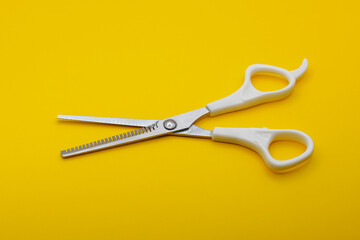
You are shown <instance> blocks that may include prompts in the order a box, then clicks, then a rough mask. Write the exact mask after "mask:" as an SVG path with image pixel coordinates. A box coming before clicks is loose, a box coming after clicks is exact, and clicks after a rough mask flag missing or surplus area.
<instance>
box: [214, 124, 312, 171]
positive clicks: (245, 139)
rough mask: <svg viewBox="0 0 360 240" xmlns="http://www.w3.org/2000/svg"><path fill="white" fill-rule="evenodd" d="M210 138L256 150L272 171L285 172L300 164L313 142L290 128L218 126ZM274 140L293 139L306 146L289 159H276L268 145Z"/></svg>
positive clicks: (307, 156)
mask: <svg viewBox="0 0 360 240" xmlns="http://www.w3.org/2000/svg"><path fill="white" fill-rule="evenodd" d="M212 139H213V140H214V141H218V142H226V143H235V144H239V145H243V146H245V147H248V148H250V149H252V150H254V151H256V152H257V153H258V154H259V155H260V156H261V157H262V158H263V159H264V160H265V163H266V165H267V166H268V167H269V168H270V169H271V170H273V171H274V172H287V171H290V170H292V169H294V168H296V167H298V166H300V165H302V164H303V163H304V162H305V161H306V160H307V159H308V158H309V157H310V155H311V154H312V152H313V151H314V142H313V141H312V139H311V138H310V137H309V136H308V135H306V134H305V133H303V132H300V131H297V130H291V129H267V128H219V127H216V128H215V129H214V131H213V135H212ZM276 140H293V141H296V142H300V143H302V144H304V145H305V146H306V150H305V152H304V153H302V154H301V155H299V156H297V157H295V158H292V159H289V160H284V161H280V160H276V159H275V158H273V157H272V156H271V154H270V152H269V146H270V144H271V143H272V142H273V141H276Z"/></svg>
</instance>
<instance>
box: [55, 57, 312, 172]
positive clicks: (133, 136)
mask: <svg viewBox="0 0 360 240" xmlns="http://www.w3.org/2000/svg"><path fill="white" fill-rule="evenodd" d="M307 67H308V61H307V60H306V59H304V60H303V62H302V65H301V66H300V67H299V68H298V69H296V70H293V71H288V70H286V69H283V68H279V67H274V66H270V65H264V64H255V65H251V66H249V67H248V68H247V69H246V72H245V81H244V84H243V85H242V86H241V88H240V89H239V90H237V91H236V92H235V93H233V94H231V95H230V96H228V97H225V98H223V99H220V100H218V101H215V102H212V103H210V104H207V105H206V107H204V108H200V109H197V110H194V111H191V112H187V113H183V114H180V115H177V116H174V117H170V118H166V119H162V120H151V119H130V118H104V117H87V116H72V115H58V118H60V119H68V120H76V121H85V122H95V123H105V124H114V125H126V126H135V127H141V128H139V129H137V130H133V131H130V132H127V133H123V134H119V135H115V136H112V137H108V138H104V139H101V140H98V141H94V142H90V143H87V144H83V145H80V146H77V147H74V148H69V149H67V150H63V151H61V155H62V156H63V157H64V158H66V157H71V156H76V155H80V154H84V153H89V152H94V151H98V150H102V149H106V148H112V147H116V146H121V145H124V144H129V143H134V142H138V141H142V140H146V139H151V138H155V137H159V136H164V135H175V136H186V137H201V138H211V139H212V140H214V141H218V142H226V143H235V144H239V145H243V146H246V147H248V148H250V149H252V150H254V151H256V152H257V153H258V154H259V155H260V156H261V157H262V158H263V159H264V161H265V163H266V164H267V166H268V167H269V168H270V169H271V170H273V171H275V172H285V171H289V170H291V169H293V168H296V167H298V166H300V165H302V164H303V163H304V162H305V161H306V160H307V159H308V158H309V157H310V155H311V154H312V152H313V150H314V143H313V141H312V139H311V138H310V137H309V136H308V135H306V134H305V133H303V132H300V131H298V130H291V129H267V128H220V127H216V128H215V129H214V130H213V131H209V130H206V129H202V128H200V127H198V126H196V125H194V122H195V121H196V120H198V119H199V118H201V117H204V116H207V115H210V116H212V117H213V116H217V115H219V114H223V113H227V112H232V111H237V110H241V109H244V108H248V107H252V106H255V105H258V104H261V103H266V102H271V101H276V100H280V99H283V98H285V97H287V96H288V95H289V94H290V93H291V92H292V90H293V89H294V86H295V82H296V79H297V78H299V77H300V76H301V75H303V73H304V72H305V71H306V69H307ZM256 73H271V74H278V75H280V76H283V77H285V79H286V80H287V81H288V85H287V86H286V87H284V88H282V89H280V90H276V91H269V92H262V91H259V90H258V89H256V88H255V87H254V86H253V84H252V83H251V76H252V75H254V74H256ZM276 140H292V141H296V142H300V143H302V144H304V145H305V146H306V150H305V152H304V153H302V154H301V155H299V156H297V157H295V158H292V159H289V160H284V161H279V160H276V159H274V158H273V157H272V156H271V154H270V153H269V146H270V144H271V143H272V142H273V141H276Z"/></svg>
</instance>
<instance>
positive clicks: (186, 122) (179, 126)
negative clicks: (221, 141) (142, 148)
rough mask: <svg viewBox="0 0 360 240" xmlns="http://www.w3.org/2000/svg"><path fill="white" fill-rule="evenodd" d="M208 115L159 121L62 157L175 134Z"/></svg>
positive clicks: (193, 114)
mask: <svg viewBox="0 0 360 240" xmlns="http://www.w3.org/2000/svg"><path fill="white" fill-rule="evenodd" d="M207 114H209V110H208V109H207V108H200V109H197V110H194V111H191V112H187V113H183V114H180V115H177V116H174V117H172V118H168V119H164V120H160V121H157V122H156V123H155V124H152V125H150V126H148V127H144V128H140V129H137V130H133V131H130V132H127V133H124V134H119V135H115V136H112V137H108V138H104V139H101V140H98V141H95V142H91V143H88V144H83V145H80V146H78V147H75V148H70V149H67V150H63V151H61V155H62V156H63V157H64V158H66V157H71V156H76V155H80V154H84V153H89V152H94V151H98V150H102V149H107V148H112V147H116V146H120V145H124V144H129V143H133V142H138V141H142V140H146V139H150V138H154V137H157V136H162V135H165V134H172V133H173V132H177V131H180V130H185V129H188V128H190V127H191V126H192V124H193V123H194V122H195V121H196V120H197V119H199V118H201V117H202V116H205V115H207Z"/></svg>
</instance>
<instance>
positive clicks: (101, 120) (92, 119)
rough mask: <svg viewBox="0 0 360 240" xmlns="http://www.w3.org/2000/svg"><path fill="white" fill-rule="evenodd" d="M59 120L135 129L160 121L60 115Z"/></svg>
mask: <svg viewBox="0 0 360 240" xmlns="http://www.w3.org/2000/svg"><path fill="white" fill-rule="evenodd" d="M58 118H59V119H66V120H74V121H82V122H93V123H105V124H113V125H122V126H133V127H147V126H150V125H152V124H155V123H156V122H157V121H159V120H153V119H134V118H111V117H90V116H75V115H58Z"/></svg>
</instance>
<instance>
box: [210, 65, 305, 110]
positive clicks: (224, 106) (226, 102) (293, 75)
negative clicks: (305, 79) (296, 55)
mask: <svg viewBox="0 0 360 240" xmlns="http://www.w3.org/2000/svg"><path fill="white" fill-rule="evenodd" d="M307 67H308V61H307V59H306V58H305V59H304V60H303V62H302V64H301V66H300V67H299V68H298V69H296V70H294V71H288V70H286V69H283V68H279V67H274V66H270V65H264V64H255V65H251V66H249V67H248V68H247V69H246V72H245V81H244V84H243V85H242V86H241V88H240V89H239V90H237V91H236V92H234V93H233V94H231V95H230V96H228V97H226V98H223V99H220V100H218V101H215V102H212V103H209V104H208V105H207V106H206V107H207V108H208V109H209V111H210V116H216V115H219V114H223V113H227V112H232V111H237V110H240V109H244V108H248V107H252V106H254V105H258V104H261V103H265V102H271V101H276V100H280V99H282V98H285V97H287V96H288V95H289V94H290V93H291V91H292V90H293V89H294V86H295V82H296V79H297V78H299V77H300V76H301V75H303V73H304V72H305V71H306V69H307ZM260 72H261V73H274V74H279V75H281V76H283V77H285V78H286V80H287V81H288V82H289V84H288V85H287V86H286V87H284V88H282V89H279V90H276V91H269V92H262V91H259V90H257V89H256V88H255V87H254V85H253V84H252V83H251V76H252V75H254V74H255V73H260Z"/></svg>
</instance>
